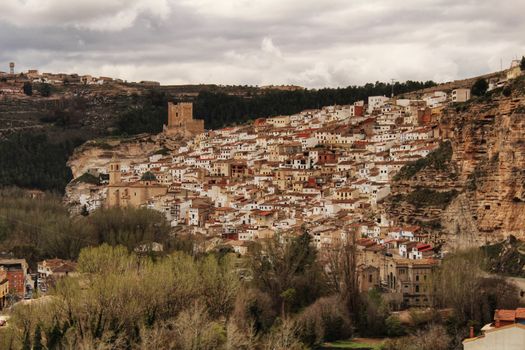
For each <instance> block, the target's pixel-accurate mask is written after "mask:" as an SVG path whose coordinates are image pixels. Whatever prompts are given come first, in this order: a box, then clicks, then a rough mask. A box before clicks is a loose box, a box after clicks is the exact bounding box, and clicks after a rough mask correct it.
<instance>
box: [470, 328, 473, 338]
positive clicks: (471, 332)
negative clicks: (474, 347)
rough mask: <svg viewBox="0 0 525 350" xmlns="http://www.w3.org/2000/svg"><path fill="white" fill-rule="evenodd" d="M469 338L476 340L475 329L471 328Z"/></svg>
mask: <svg viewBox="0 0 525 350" xmlns="http://www.w3.org/2000/svg"><path fill="white" fill-rule="evenodd" d="M469 338H474V327H473V326H470V336H469Z"/></svg>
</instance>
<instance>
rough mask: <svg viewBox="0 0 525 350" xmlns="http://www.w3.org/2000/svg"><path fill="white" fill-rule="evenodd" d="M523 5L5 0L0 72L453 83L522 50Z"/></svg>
mask: <svg viewBox="0 0 525 350" xmlns="http://www.w3.org/2000/svg"><path fill="white" fill-rule="evenodd" d="M523 13H525V1H524V0H503V1H494V0H476V1H474V0H463V1H457V0H360V1H357V0H6V1H2V4H1V6H0V71H8V69H9V68H8V64H9V62H10V61H14V62H15V63H16V70H17V71H25V70H27V69H38V70H40V71H41V72H54V73H58V72H63V73H79V74H91V75H95V76H110V77H114V78H121V79H124V80H128V81H141V80H155V81H159V82H161V83H162V84H200V83H215V84H224V85H230V84H236V85H269V84H275V85H277V84H294V85H301V86H305V87H308V88H320V87H338V86H339V87H344V86H348V85H361V84H364V83H367V82H375V81H390V79H396V80H398V81H404V80H409V79H410V80H434V81H436V82H444V81H450V80H454V79H462V78H467V77H472V76H476V75H481V74H485V73H489V72H492V71H497V70H499V69H500V66H501V63H503V68H506V67H508V66H509V65H510V61H511V60H512V59H513V58H515V57H520V58H521V56H522V55H525V21H523V20H522V19H523V16H522V14H523Z"/></svg>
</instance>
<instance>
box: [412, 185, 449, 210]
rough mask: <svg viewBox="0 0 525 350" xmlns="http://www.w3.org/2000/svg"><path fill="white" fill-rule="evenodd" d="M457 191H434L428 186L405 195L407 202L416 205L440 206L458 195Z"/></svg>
mask: <svg viewBox="0 0 525 350" xmlns="http://www.w3.org/2000/svg"><path fill="white" fill-rule="evenodd" d="M458 193H459V192H458V191H456V190H450V191H446V192H439V191H434V190H431V189H429V188H418V189H416V190H414V191H413V192H411V193H409V194H408V195H407V196H406V200H407V201H408V203H410V204H412V205H414V206H416V207H440V208H446V206H447V205H448V204H449V203H450V202H451V201H452V200H453V199H454V198H455V197H456V196H457V195H458Z"/></svg>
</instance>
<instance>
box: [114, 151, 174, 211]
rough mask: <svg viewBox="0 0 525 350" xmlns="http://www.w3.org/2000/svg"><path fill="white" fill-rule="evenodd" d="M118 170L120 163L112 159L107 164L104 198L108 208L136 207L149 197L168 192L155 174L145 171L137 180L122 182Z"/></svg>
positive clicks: (145, 201)
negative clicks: (107, 171) (107, 183)
mask: <svg viewBox="0 0 525 350" xmlns="http://www.w3.org/2000/svg"><path fill="white" fill-rule="evenodd" d="M120 171H121V170H120V163H119V162H118V161H116V160H113V161H112V162H111V163H110V164H109V185H108V193H107V198H106V206H107V207H108V208H113V207H121V208H127V207H134V208H138V207H140V206H141V205H143V204H145V203H147V201H148V200H149V199H151V198H153V197H155V196H161V195H165V194H166V193H167V192H168V187H167V186H165V185H162V184H159V183H158V182H157V180H156V179H155V175H153V174H151V173H149V172H148V173H145V174H144V175H143V176H142V178H141V179H140V180H139V181H135V182H122V181H121V179H120Z"/></svg>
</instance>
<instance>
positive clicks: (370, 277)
mask: <svg viewBox="0 0 525 350" xmlns="http://www.w3.org/2000/svg"><path fill="white" fill-rule="evenodd" d="M368 282H369V283H372V275H368Z"/></svg>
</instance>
